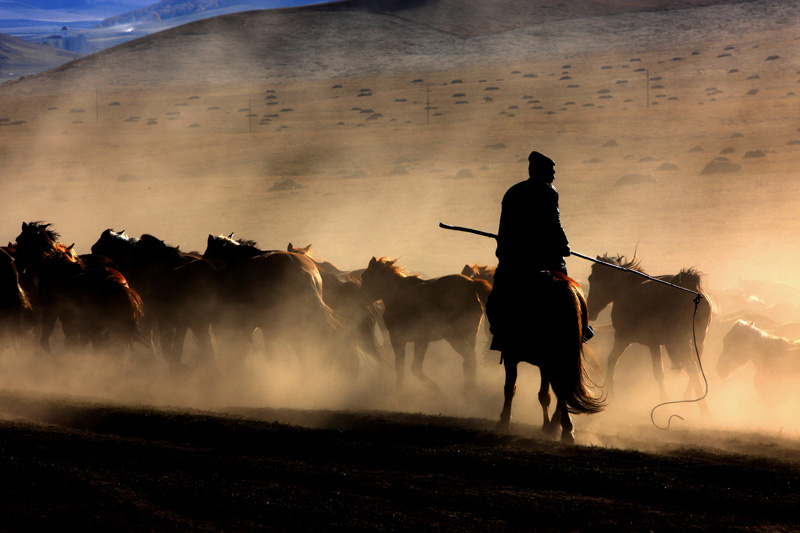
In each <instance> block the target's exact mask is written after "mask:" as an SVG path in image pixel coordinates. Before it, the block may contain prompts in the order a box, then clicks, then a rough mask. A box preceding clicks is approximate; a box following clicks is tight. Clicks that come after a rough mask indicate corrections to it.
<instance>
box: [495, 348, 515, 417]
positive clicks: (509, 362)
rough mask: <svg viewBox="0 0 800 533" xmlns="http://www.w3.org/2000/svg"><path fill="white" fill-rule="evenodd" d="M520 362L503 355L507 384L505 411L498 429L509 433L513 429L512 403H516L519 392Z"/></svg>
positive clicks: (504, 395) (504, 391) (504, 402)
mask: <svg viewBox="0 0 800 533" xmlns="http://www.w3.org/2000/svg"><path fill="white" fill-rule="evenodd" d="M518 364H519V361H517V360H515V359H512V358H510V357H508V356H507V355H506V354H503V366H504V367H505V371H506V383H505V385H504V386H503V397H504V401H503V411H502V412H501V413H500V422H498V423H497V429H498V430H500V431H508V430H509V429H510V428H511V402H513V401H514V393H515V392H516V391H517V365H518Z"/></svg>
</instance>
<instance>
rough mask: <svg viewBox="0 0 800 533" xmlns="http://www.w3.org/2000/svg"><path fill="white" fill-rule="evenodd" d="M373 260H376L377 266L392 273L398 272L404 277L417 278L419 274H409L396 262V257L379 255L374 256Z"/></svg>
mask: <svg viewBox="0 0 800 533" xmlns="http://www.w3.org/2000/svg"><path fill="white" fill-rule="evenodd" d="M375 261H376V262H377V264H378V266H379V267H380V268H382V269H385V270H388V271H390V272H392V273H394V274H399V275H400V276H402V277H404V278H415V279H419V275H417V274H409V273H408V271H407V270H406V269H405V268H403V267H401V266H400V265H398V264H397V259H392V258H391V257H380V258H376V259H375Z"/></svg>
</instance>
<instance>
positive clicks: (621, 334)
mask: <svg viewBox="0 0 800 533" xmlns="http://www.w3.org/2000/svg"><path fill="white" fill-rule="evenodd" d="M597 259H598V260H600V261H602V262H604V263H610V264H612V265H617V266H620V267H622V268H626V269H629V270H636V271H638V272H644V271H643V270H642V268H641V265H640V263H639V261H636V259H635V258H634V259H633V260H631V261H626V260H625V257H624V256H617V257H609V256H602V257H600V256H598V258H597ZM657 279H660V280H663V281H667V282H669V283H672V284H674V285H678V286H680V287H684V288H686V289H689V290H692V291H695V292H699V293H700V294H702V295H703V299H702V300H701V301H700V302H699V304H698V307H697V315H696V317H695V321H694V324H693V323H692V316H693V311H694V306H693V303H692V300H693V297H692V296H691V295H690V294H688V293H686V292H684V291H680V290H676V289H674V288H671V287H668V286H666V285H664V284H662V283H658V282H655V281H652V280H647V279H645V278H643V277H642V276H638V275H636V274H632V273H629V272H622V271H620V270H617V269H614V268H610V267H607V266H603V265H600V264H597V263H595V264H594V265H592V272H591V274H590V275H589V297H588V303H589V320H597V316H598V315H599V314H600V311H602V310H603V309H604V308H605V307H606V306H607V305H609V304H610V303H613V304H614V306H613V307H612V309H611V322H612V324H613V326H614V347H613V348H612V349H611V354H610V355H609V356H608V369H607V372H606V388H607V390H608V391H609V393H611V392H612V390H613V386H614V368H615V366H616V364H617V361H618V360H619V358H620V356H621V355H622V353H623V352H624V351H625V350H626V349H627V348H628V346H630V345H631V344H633V343H638V344H643V345H645V346H647V347H648V348H649V349H650V357H651V359H652V364H653V375H654V376H655V378H656V382H657V383H658V388H659V392H660V393H661V397H662V399H665V398H666V396H667V392H666V388H665V386H664V369H663V367H662V362H661V346H662V345H663V346H665V347H666V348H667V354H668V355H669V357H670V359H671V361H672V364H673V366H674V367H675V368H678V369H682V370H684V371H685V372H686V373H687V374H688V375H689V386H688V388H687V391H686V394H687V395H688V394H689V392H690V391H691V389H692V387H694V390H695V393H696V394H697V395H698V396H699V395H701V394H702V392H703V391H702V387H701V384H700V367H699V364H700V362H699V361H698V360H697V358H696V357H695V354H694V353H692V352H693V350H692V340H693V331H694V333H695V334H696V336H697V346H696V348H697V353H698V354H702V353H703V343H704V341H705V337H706V331H707V330H708V325H709V324H710V323H711V311H712V307H711V304H710V303H709V302H710V300H709V299H708V297H707V296H706V295H705V293H703V291H702V286H701V276H700V273H699V272H697V271H696V270H694V269H684V270H681V271H680V272H679V273H678V274H676V275H673V276H658V277H657Z"/></svg>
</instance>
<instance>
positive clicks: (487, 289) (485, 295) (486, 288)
mask: <svg viewBox="0 0 800 533" xmlns="http://www.w3.org/2000/svg"><path fill="white" fill-rule="evenodd" d="M472 286H473V287H474V288H475V294H477V295H478V300H480V302H481V306H482V307H483V311H484V313H485V312H486V302H487V301H488V300H489V294H490V293H491V292H492V286H491V285H490V284H489V282H488V281H486V280H484V279H473V280H472Z"/></svg>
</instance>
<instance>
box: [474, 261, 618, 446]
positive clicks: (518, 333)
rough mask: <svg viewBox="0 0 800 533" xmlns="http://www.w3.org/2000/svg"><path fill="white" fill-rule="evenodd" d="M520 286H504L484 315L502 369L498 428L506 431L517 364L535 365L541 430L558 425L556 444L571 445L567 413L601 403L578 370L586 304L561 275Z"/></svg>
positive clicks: (533, 278) (551, 431) (535, 276)
mask: <svg viewBox="0 0 800 533" xmlns="http://www.w3.org/2000/svg"><path fill="white" fill-rule="evenodd" d="M522 281H524V286H517V287H514V286H509V287H508V288H506V289H505V291H504V294H502V293H499V294H497V295H496V296H497V297H495V295H493V297H492V299H491V300H490V302H489V306H490V307H489V309H487V314H488V317H489V320H490V321H491V323H492V330H493V331H495V333H496V334H497V337H496V340H498V341H500V342H499V343H498V344H500V345H501V360H502V362H503V364H504V366H505V372H506V381H505V386H504V388H503V392H504V396H505V402H504V403H503V411H502V413H501V414H500V423H499V426H498V427H499V428H500V429H502V430H508V428H509V425H510V422H511V402H512V401H513V399H514V393H515V392H516V382H517V366H518V365H519V363H521V362H525V363H530V364H532V365H535V366H538V367H539V371H540V373H541V376H542V381H541V387H540V389H539V403H540V404H541V406H542V414H543V418H544V422H543V425H542V431H543V432H544V433H545V435H552V436H554V435H555V434H556V432H557V431H558V426H559V425H560V426H561V442H564V443H566V444H572V443H574V442H575V437H574V435H573V425H572V420H571V418H570V413H576V414H592V413H597V412H599V411H601V410H602V409H603V407H604V401H603V400H602V399H601V398H597V397H595V396H593V395H592V394H591V392H590V391H589V388H588V378H587V375H586V371H585V369H584V366H583V362H584V353H583V350H584V346H583V330H584V325H585V324H586V322H587V317H586V313H587V305H586V300H585V299H584V296H583V292H582V291H581V288H580V285H578V283H577V282H575V281H574V280H573V279H571V278H569V277H567V276H565V275H564V274H561V273H560V272H548V271H540V272H534V273H531V274H530V275H529V276H528V278H527V279H525V280H522ZM551 387H552V388H553V392H555V395H556V410H555V412H554V413H553V417H552V419H551V418H550V414H549V408H550V388H551Z"/></svg>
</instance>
